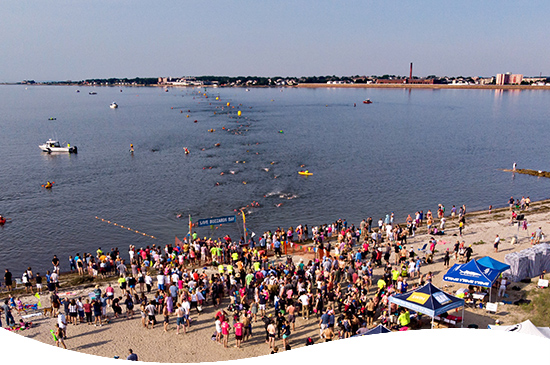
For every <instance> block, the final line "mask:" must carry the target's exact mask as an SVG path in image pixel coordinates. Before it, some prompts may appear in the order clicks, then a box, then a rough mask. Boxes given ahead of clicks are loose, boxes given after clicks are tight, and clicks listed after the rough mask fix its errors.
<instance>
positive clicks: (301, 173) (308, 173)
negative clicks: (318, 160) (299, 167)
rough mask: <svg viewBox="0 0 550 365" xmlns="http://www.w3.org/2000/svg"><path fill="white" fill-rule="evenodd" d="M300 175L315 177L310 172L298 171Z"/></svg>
mask: <svg viewBox="0 0 550 365" xmlns="http://www.w3.org/2000/svg"><path fill="white" fill-rule="evenodd" d="M298 173H299V174H300V175H306V176H311V175H313V174H312V173H311V172H309V171H298Z"/></svg>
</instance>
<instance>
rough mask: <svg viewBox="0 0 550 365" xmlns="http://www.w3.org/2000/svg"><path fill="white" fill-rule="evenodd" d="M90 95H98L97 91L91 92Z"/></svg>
mask: <svg viewBox="0 0 550 365" xmlns="http://www.w3.org/2000/svg"><path fill="white" fill-rule="evenodd" d="M88 94H90V95H97V93H96V92H95V91H90V92H89V93H88Z"/></svg>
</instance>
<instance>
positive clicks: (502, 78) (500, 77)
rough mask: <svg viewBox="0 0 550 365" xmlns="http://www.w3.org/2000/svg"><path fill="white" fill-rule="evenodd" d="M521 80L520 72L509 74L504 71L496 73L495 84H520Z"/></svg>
mask: <svg viewBox="0 0 550 365" xmlns="http://www.w3.org/2000/svg"><path fill="white" fill-rule="evenodd" d="M522 81H523V75H521V74H511V73H510V72H506V73H505V74H497V79H496V84H497V85H520V84H521V82H522Z"/></svg>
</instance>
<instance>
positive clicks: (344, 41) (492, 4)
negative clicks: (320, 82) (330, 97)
mask: <svg viewBox="0 0 550 365" xmlns="http://www.w3.org/2000/svg"><path fill="white" fill-rule="evenodd" d="M549 12H550V1H547V0H545V1H539V0H533V1H506V0H501V1H493V0H485V1H479V0H476V1H470V0H463V1H446V0H416V1H392V0H386V1H371V0H357V1H356V0H350V1H346V0H340V1H328V0H315V1H314V0H288V1H287V0H271V1H264V0H255V1H253V0H241V1H239V0H235V1H231V0H220V1H218V0H210V1H204V0H194V1H187V0H161V1H150V0H109V1H108V0H1V1H0V82H17V81H22V80H36V81H49V80H55V81H61V80H84V79H90V78H110V77H120V78H124V77H127V78H133V77H158V76H170V77H181V76H202V75H219V76H222V75H223V76H282V77H289V76H296V77H300V76H321V75H337V76H353V75H384V74H390V75H391V74H394V75H408V73H409V64H410V62H413V63H414V71H413V74H414V75H415V76H419V77H425V76H428V75H437V76H455V77H456V76H494V75H496V74H497V73H504V72H512V73H520V74H523V75H526V76H538V75H539V74H540V73H542V74H543V75H550V69H549V68H550V67H549V66H550V63H549V61H550V47H549V40H550V37H548V25H547V20H546V18H547V17H546V15H547V14H548V13H549Z"/></svg>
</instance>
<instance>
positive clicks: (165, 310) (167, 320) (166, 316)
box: [162, 304, 170, 332]
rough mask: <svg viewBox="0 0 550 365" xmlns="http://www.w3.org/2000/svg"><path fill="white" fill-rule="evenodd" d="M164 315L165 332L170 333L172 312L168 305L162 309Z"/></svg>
mask: <svg viewBox="0 0 550 365" xmlns="http://www.w3.org/2000/svg"><path fill="white" fill-rule="evenodd" d="M162 315H163V316H164V332H168V325H169V324H170V311H169V310H168V305H167V304H164V307H163V308H162Z"/></svg>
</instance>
